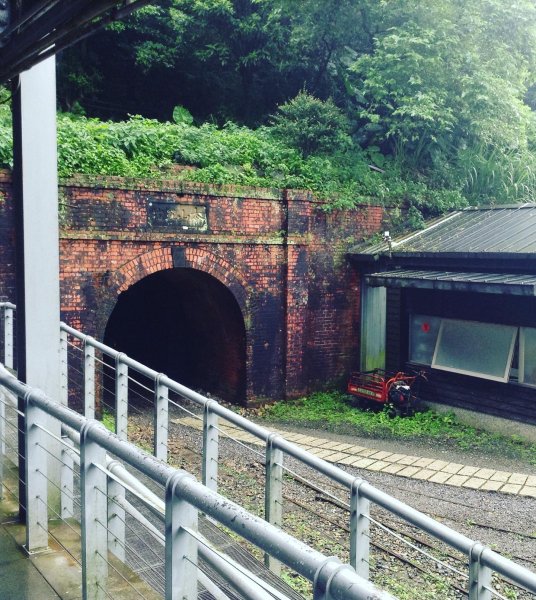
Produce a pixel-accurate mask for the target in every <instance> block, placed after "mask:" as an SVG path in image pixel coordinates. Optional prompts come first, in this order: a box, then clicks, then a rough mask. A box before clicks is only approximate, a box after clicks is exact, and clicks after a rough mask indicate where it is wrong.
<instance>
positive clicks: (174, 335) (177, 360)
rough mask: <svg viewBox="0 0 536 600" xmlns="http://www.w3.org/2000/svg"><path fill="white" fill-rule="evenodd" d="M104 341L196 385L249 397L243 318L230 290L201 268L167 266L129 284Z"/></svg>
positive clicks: (237, 399) (232, 397)
mask: <svg viewBox="0 0 536 600" xmlns="http://www.w3.org/2000/svg"><path fill="white" fill-rule="evenodd" d="M104 343H105V344H108V345H109V346H112V347H113V348H115V349H117V350H120V351H121V352H125V353H126V354H128V355H129V356H131V357H132V358H134V359H136V360H138V361H140V362H142V363H144V364H146V365H147V366H149V367H151V368H153V369H155V370H156V371H159V372H162V373H165V374H166V375H168V376H169V377H171V378H172V379H175V380H176V381H178V382H179V383H182V384H183V385H186V386H188V387H190V388H192V389H194V390H201V391H203V392H208V393H210V394H211V395H214V396H216V397H218V398H221V399H223V400H226V401H228V402H233V403H237V404H243V403H244V402H245V399H246V331H245V325H244V318H243V316H242V312H241V310H240V307H239V306H238V303H237V301H236V299H235V298H234V296H233V294H232V293H231V291H230V290H229V289H228V288H227V287H226V286H225V285H224V284H223V283H221V282H220V281H218V280H217V279H216V278H215V277H213V276H212V275H209V274H207V273H205V272H203V271H198V270H196V269H190V268H176V269H168V270H165V271H160V272H158V273H154V274H153V275H149V276H147V277H145V278H144V279H142V280H141V281H139V282H137V283H136V284H134V285H133V286H131V287H130V288H129V289H128V290H126V291H125V292H123V293H122V294H121V295H120V296H119V299H118V301H117V304H116V306H115V308H114V310H113V311H112V314H111V316H110V319H109V321H108V324H107V326H106V331H105V334H104Z"/></svg>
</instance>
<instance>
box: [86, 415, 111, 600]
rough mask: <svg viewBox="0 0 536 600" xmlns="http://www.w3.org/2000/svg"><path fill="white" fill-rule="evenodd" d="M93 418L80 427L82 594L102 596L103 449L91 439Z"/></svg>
mask: <svg viewBox="0 0 536 600" xmlns="http://www.w3.org/2000/svg"><path fill="white" fill-rule="evenodd" d="M100 426H101V425H99V424H98V423H97V422H96V421H89V422H86V423H85V424H84V425H83V427H82V429H81V430H80V487H81V505H82V517H81V520H80V526H81V528H82V597H83V599H84V600H105V598H106V596H107V593H106V588H107V579H108V563H107V553H108V536H107V533H106V529H105V528H106V523H107V510H106V509H107V503H106V474H105V473H104V472H103V471H101V470H100V469H98V468H97V467H96V466H95V465H101V466H103V465H104V464H105V461H106V451H105V450H104V448H101V447H100V446H99V445H98V444H97V443H96V442H94V441H93V440H92V439H91V429H92V428H94V427H100Z"/></svg>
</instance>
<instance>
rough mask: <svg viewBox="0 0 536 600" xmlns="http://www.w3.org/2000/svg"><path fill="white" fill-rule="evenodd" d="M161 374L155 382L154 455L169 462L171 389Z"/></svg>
mask: <svg viewBox="0 0 536 600" xmlns="http://www.w3.org/2000/svg"><path fill="white" fill-rule="evenodd" d="M162 376H163V374H162V373H159V374H158V375H157V376H156V379H155V382H154V455H155V456H156V458H158V459H160V460H163V461H164V462H167V455H168V434H169V389H168V388H167V387H166V386H165V385H163V384H162V383H161V382H160V379H161V378H162Z"/></svg>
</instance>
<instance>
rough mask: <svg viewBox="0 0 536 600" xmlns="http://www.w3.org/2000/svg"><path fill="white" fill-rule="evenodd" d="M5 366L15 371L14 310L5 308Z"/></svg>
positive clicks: (9, 307) (8, 307)
mask: <svg viewBox="0 0 536 600" xmlns="http://www.w3.org/2000/svg"><path fill="white" fill-rule="evenodd" d="M4 365H5V366H6V367H7V368H8V369H13V308H11V306H4Z"/></svg>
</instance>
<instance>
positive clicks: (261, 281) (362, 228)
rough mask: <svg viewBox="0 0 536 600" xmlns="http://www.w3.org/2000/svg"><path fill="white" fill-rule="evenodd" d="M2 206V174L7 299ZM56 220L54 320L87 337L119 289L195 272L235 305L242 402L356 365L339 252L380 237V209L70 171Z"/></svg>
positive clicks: (100, 324)
mask: <svg viewBox="0 0 536 600" xmlns="http://www.w3.org/2000/svg"><path fill="white" fill-rule="evenodd" d="M2 194H3V196H2ZM5 199H8V200H9V181H8V179H7V177H6V176H5V175H4V178H3V179H0V231H1V232H2V234H3V235H2V242H1V245H0V258H3V257H6V258H5V259H4V260H1V261H0V262H1V264H0V269H3V270H1V271H0V277H1V280H0V297H2V296H4V297H6V298H10V299H11V298H13V261H12V256H13V250H12V247H13V244H12V234H13V230H12V221H11V212H10V210H11V209H10V208H9V202H8V201H7V202H6V200H5ZM60 217H61V233H60V238H61V239H60V268H61V298H62V318H63V319H64V320H66V321H67V322H69V323H70V324H72V325H73V326H75V327H78V328H81V329H82V330H84V331H85V332H87V333H88V334H90V335H93V336H95V337H97V338H100V339H102V337H103V335H104V330H105V327H106V324H107V322H108V319H109V317H110V314H111V312H112V310H113V308H114V306H115V304H116V302H117V298H118V295H119V294H120V293H121V292H122V291H125V290H126V289H128V288H129V287H130V286H132V285H134V284H135V283H136V282H138V281H140V280H142V279H143V278H144V277H146V276H147V275H150V274H152V273H156V272H159V271H162V270H165V269H172V268H174V267H193V268H195V269H199V270H201V271H204V272H206V273H209V274H210V275H212V276H213V277H215V278H216V279H218V280H219V281H220V282H222V283H223V284H224V285H225V286H227V288H228V289H229V290H230V291H231V292H232V293H233V295H234V297H235V299H236V301H237V303H238V305H239V307H240V310H241V312H242V315H243V318H244V323H245V328H246V338H247V339H246V347H247V365H246V371H247V396H248V399H249V400H251V401H255V400H258V399H262V398H281V397H285V396H287V397H291V396H295V395H298V394H301V393H305V392H308V391H310V390H311V389H316V388H319V387H324V386H329V385H332V384H335V383H338V382H340V381H341V380H342V378H344V377H345V376H346V375H347V373H348V371H349V370H350V368H351V367H352V366H355V364H356V362H357V349H358V343H359V340H358V323H359V289H358V286H359V282H358V281H357V279H356V275H355V273H354V271H353V270H352V269H351V267H350V266H349V264H348V262H347V260H346V258H345V253H346V251H347V250H348V249H349V248H350V247H351V246H352V245H354V244H356V243H358V242H359V241H361V240H362V239H363V238H365V237H366V236H368V235H370V234H372V233H374V232H376V231H378V230H380V228H381V226H382V220H383V217H384V215H383V210H382V209H381V208H380V207H373V206H363V207H360V208H358V209H355V210H352V211H338V212H331V213H326V212H324V211H322V210H321V203H319V202H318V201H316V200H315V199H314V198H312V197H311V196H310V195H309V194H307V193H301V192H295V191H285V192H282V191H280V190H271V189H258V188H252V189H249V188H239V187H235V186H208V185H205V184H192V183H188V184H186V183H180V182H175V181H159V182H156V181H145V180H127V179H120V178H111V177H107V178H103V177H87V176H83V177H82V176H79V177H76V178H73V179H70V180H66V181H63V182H62V185H61V186H60ZM4 232H5V235H4Z"/></svg>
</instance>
